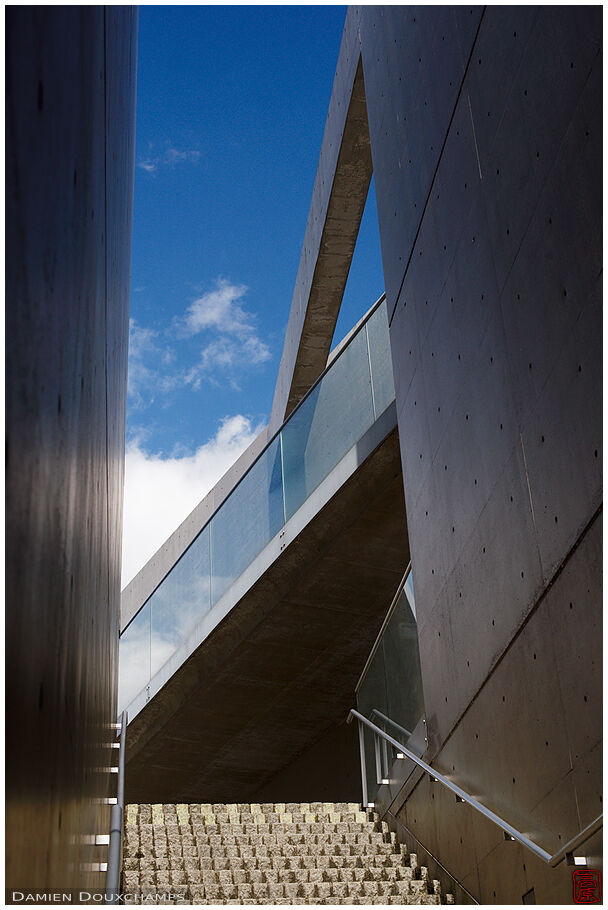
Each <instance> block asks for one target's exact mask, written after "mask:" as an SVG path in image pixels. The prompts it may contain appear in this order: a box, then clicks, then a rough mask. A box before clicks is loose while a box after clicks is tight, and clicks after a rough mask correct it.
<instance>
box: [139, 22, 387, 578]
mask: <svg viewBox="0 0 608 910" xmlns="http://www.w3.org/2000/svg"><path fill="white" fill-rule="evenodd" d="M345 16H346V7H337V6H332V7H323V6H309V7H297V6H273V7H251V6H240V7H239V6H233V7H228V6H224V7H221V6H220V7H213V6H204V7H201V6H186V7H178V6H174V7H167V6H142V7H140V11H139V49H138V90H137V123H136V129H137V141H136V160H135V163H136V166H135V200H134V213H133V253H132V278H131V340H130V352H129V396H128V411H127V466H126V475H127V476H126V490H125V526H124V547H123V560H124V565H123V582H125V583H126V582H127V581H128V580H129V578H130V577H132V575H133V574H134V573H135V572H136V571H137V570H138V569H139V568H140V567H141V565H143V563H144V562H145V561H146V559H147V558H149V556H151V555H152V553H153V552H154V550H155V549H156V548H157V547H158V546H159V545H160V544H161V543H162V542H163V541H164V539H166V537H167V536H168V535H169V534H170V533H171V531H172V530H174V529H175V527H177V525H178V524H179V522H180V521H181V520H183V518H185V517H186V515H187V514H188V512H189V511H190V510H191V509H192V508H193V507H194V506H195V505H196V503H197V502H198V501H199V500H200V498H201V497H202V496H203V495H204V494H205V493H206V492H207V491H208V490H209V489H210V488H211V486H212V485H213V484H214V483H215V482H216V481H217V480H218V479H219V477H220V476H221V474H222V473H223V472H224V471H225V470H226V469H227V468H228V467H229V465H230V464H231V463H232V462H233V461H234V460H235V458H236V457H238V455H239V454H240V452H241V451H242V449H243V448H244V447H245V446H246V445H247V444H248V443H249V442H250V441H251V439H252V438H253V437H254V436H255V435H256V433H257V432H258V431H259V429H260V428H261V427H262V426H263V425H264V424H265V423H266V422H267V420H268V416H269V412H270V407H271V403H272V395H273V391H274V384H275V381H276V375H277V371H278V366H279V361H280V357H281V351H282V346H283V339H284V333H285V328H286V325H287V319H288V316H289V308H290V304H291V297H292V293H293V288H294V283H295V277H296V273H297V268H298V263H299V258H300V251H301V247H302V241H303V237H304V231H305V227H306V220H307V217H308V210H309V206H310V200H311V196H312V189H313V184H314V179H315V174H316V169H317V163H318V157H319V151H320V148H321V141H322V138H323V130H324V126H325V119H326V116H327V110H328V106H329V99H330V95H331V88H332V83H333V76H334V72H335V67H336V62H337V59H338V52H339V48H340V40H341V37H342V29H343V25H344V19H345ZM382 290H383V279H382V267H381V259H380V248H379V238H378V228H377V217H376V204H375V197H374V194H373V184H372V189H371V190H370V196H369V198H368V204H367V207H366V213H365V215H364V219H363V224H362V227H361V231H360V234H359V240H358V243H357V249H356V252H355V258H354V260H353V265H352V268H351V274H350V276H349V282H348V286H347V291H346V294H345V298H344V302H343V305H342V310H341V313H340V318H339V321H338V326H337V329H336V337H335V341H338V340H339V339H340V338H341V337H342V336H343V335H344V334H346V332H347V331H348V330H349V329H350V328H351V326H352V325H353V324H354V323H355V322H356V321H357V319H358V318H359V317H360V316H361V315H362V314H363V313H364V312H365V311H366V310H367V309H368V308H369V306H370V305H371V304H372V303H373V302H374V301H375V300H376V299H377V297H378V296H379V295H380V293H381V292H382Z"/></svg>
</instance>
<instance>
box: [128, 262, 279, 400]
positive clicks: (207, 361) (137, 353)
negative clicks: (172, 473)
mask: <svg viewBox="0 0 608 910" xmlns="http://www.w3.org/2000/svg"><path fill="white" fill-rule="evenodd" d="M246 293H247V288H246V287H245V286H244V285H239V284H231V283H230V282H228V281H224V280H223V279H221V278H218V279H217V281H216V287H215V290H213V291H209V292H208V293H206V294H203V296H202V297H199V298H198V299H197V300H195V301H193V303H191V304H190V306H189V307H188V308H187V310H186V312H185V314H184V315H183V316H181V317H176V318H175V319H174V320H173V323H172V325H171V326H170V327H166V328H165V329H162V330H161V329H159V330H156V329H152V328H146V327H145V326H141V325H139V324H138V323H137V322H136V321H135V320H134V319H131V322H130V333H129V383H128V395H129V405H130V407H131V408H134V409H135V410H142V409H143V408H146V407H148V406H149V405H151V404H152V403H153V402H154V401H155V400H156V398H157V396H159V395H160V396H167V395H168V394H169V393H170V392H173V391H175V390H176V389H179V388H185V387H187V386H189V387H190V388H191V389H193V390H194V391H197V390H198V389H200V387H201V385H202V383H203V381H205V382H206V383H209V384H211V385H215V386H220V385H224V386H226V385H228V386H230V387H231V388H233V389H235V390H238V389H239V388H240V386H239V383H238V381H237V380H238V378H239V376H240V374H242V373H245V372H246V371H247V370H249V369H250V368H251V367H254V366H258V365H259V364H262V363H265V362H266V361H268V360H270V358H271V357H272V354H271V351H270V348H269V347H268V345H267V344H266V342H265V341H262V339H261V338H260V337H259V335H258V333H257V329H256V325H255V322H256V320H255V316H254V314H253V313H251V312H249V311H247V310H246V309H245V308H244V307H243V304H242V301H243V298H244V296H245V294H246ZM198 336H203V337H202V338H201V339H200V340H199V338H198ZM169 340H170V341H171V342H172V344H174V343H178V342H181V343H180V350H179V351H178V352H177V353H176V351H175V349H174V347H173V346H172V345H170V344H169V343H168V342H169ZM201 341H204V342H205V343H203V345H202V347H197V345H198V344H200V343H201ZM186 343H187V344H186ZM187 345H189V346H190V348H189V349H188V347H187ZM193 348H194V350H193ZM193 360H194V362H193ZM178 364H179V366H178Z"/></svg>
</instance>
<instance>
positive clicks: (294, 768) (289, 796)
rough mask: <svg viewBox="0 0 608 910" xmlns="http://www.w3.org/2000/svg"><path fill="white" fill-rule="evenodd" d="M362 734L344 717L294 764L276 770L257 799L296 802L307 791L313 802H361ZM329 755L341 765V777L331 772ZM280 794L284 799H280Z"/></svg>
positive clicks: (261, 800) (261, 789) (333, 762)
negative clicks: (334, 800)
mask: <svg viewBox="0 0 608 910" xmlns="http://www.w3.org/2000/svg"><path fill="white" fill-rule="evenodd" d="M358 754H359V734H358V731H357V727H356V725H355V724H347V723H346V722H345V720H344V719H342V723H338V724H337V725H336V726H334V727H332V728H331V730H330V731H329V732H328V733H325V734H324V735H323V736H321V737H320V738H319V739H318V740H317V741H316V742H315V743H314V744H313V745H312V746H310V747H309V748H308V749H306V750H305V751H304V752H302V753H301V755H299V756H298V757H297V758H296V759H294V760H293V761H292V762H291V764H289V765H288V766H287V767H286V768H284V769H283V770H281V771H279V772H278V774H275V776H274V777H273V778H271V779H270V780H269V781H267V782H266V783H265V784H264V786H263V787H261V788H260V789H259V790H258V791H257V792H256V793H254V795H253V799H254V800H255V802H256V803H265V802H279V801H281V800H282V801H284V802H296V796H297V795H298V794H300V795H302V794H303V793H304V792H306V793H307V794H308V795H307V797H306V799H307V800H308V801H309V802H319V801H323V802H331V801H332V800H333V799H334V798H335V799H336V800H338V801H340V802H355V803H360V802H361V768H360V766H359V760H358ZM328 756H331V763H332V764H334V765H336V766H337V767H339V768H340V777H339V779H336V775H335V774H328ZM279 797H280V800H279Z"/></svg>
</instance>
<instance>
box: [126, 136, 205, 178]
mask: <svg viewBox="0 0 608 910" xmlns="http://www.w3.org/2000/svg"><path fill="white" fill-rule="evenodd" d="M153 149H154V143H153V142H150V143H148V155H147V157H146V158H141V159H140V160H139V161H138V162H137V167H140V168H141V169H142V170H143V171H146V172H147V173H148V174H151V175H152V176H153V177H155V176H156V174H157V173H158V171H159V169H160V168H174V167H175V165H176V164H180V162H183V161H189V162H190V163H191V164H196V162H197V161H198V160H199V158H200V157H201V153H200V152H199V151H197V150H196V149H185V150H184V151H181V150H180V149H177V148H175V146H174V145H172V144H171V143H170V142H168V143H167V145H166V148H165V150H164V152H157V153H156V154H153Z"/></svg>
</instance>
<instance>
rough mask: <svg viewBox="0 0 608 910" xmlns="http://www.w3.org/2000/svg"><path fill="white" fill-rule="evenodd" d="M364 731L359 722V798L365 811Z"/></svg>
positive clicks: (365, 768) (365, 769)
mask: <svg viewBox="0 0 608 910" xmlns="http://www.w3.org/2000/svg"><path fill="white" fill-rule="evenodd" d="M364 735H365V731H364V729H363V724H362V723H361V721H359V757H360V760H361V798H362V805H363V808H364V809H367V766H366V764H365V739H364Z"/></svg>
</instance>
